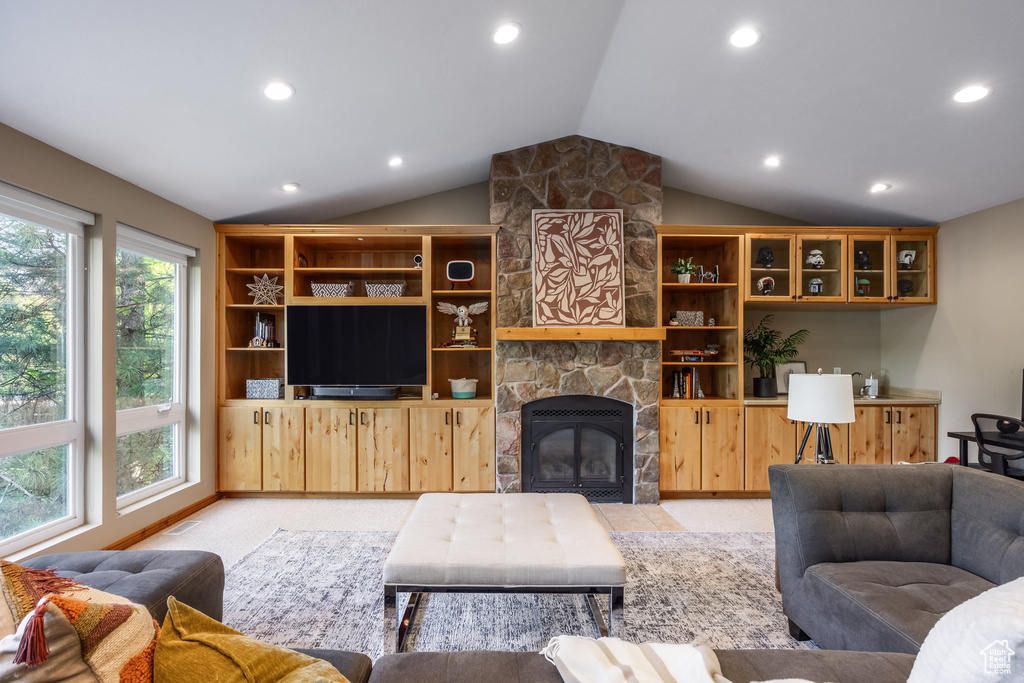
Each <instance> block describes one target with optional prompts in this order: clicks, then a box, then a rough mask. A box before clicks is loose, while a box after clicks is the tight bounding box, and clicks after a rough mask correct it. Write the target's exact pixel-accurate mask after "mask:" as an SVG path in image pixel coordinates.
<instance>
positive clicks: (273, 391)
mask: <svg viewBox="0 0 1024 683" xmlns="http://www.w3.org/2000/svg"><path fill="white" fill-rule="evenodd" d="M245 397H246V398H256V399H279V398H284V377H268V378H264V379H247V380H245Z"/></svg>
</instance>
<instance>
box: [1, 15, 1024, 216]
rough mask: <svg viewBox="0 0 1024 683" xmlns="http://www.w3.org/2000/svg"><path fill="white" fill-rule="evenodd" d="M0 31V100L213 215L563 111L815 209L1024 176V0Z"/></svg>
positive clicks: (459, 182) (451, 150) (476, 143)
mask: <svg viewBox="0 0 1024 683" xmlns="http://www.w3.org/2000/svg"><path fill="white" fill-rule="evenodd" d="M505 20H514V21H517V22H519V23H520V24H522V26H523V34H522V36H521V37H520V39H519V40H517V41H516V42H514V43H512V44H510V45H506V46H498V45H495V44H494V43H492V42H491V41H490V39H489V34H490V32H491V30H492V29H493V28H494V27H495V26H496V25H498V24H499V23H500V22H502V21H505ZM747 23H750V24H754V25H756V26H757V27H758V28H759V29H760V30H761V32H762V34H763V39H762V40H761V42H760V43H759V44H758V45H756V46H754V47H753V48H750V49H747V50H739V49H737V48H734V47H732V46H731V45H729V43H728V40H727V39H728V35H729V33H730V32H731V31H732V30H733V29H734V28H736V27H737V26H739V25H741V24H747ZM0 35H2V38H0V122H3V123H6V124H7V125H10V126H12V127H14V128H16V129H18V130H21V131H23V132H25V133H27V134H29V135H32V136H34V137H36V138H39V139H41V140H43V141H44V142H46V143H49V144H50V145H53V146H55V147H57V148H59V149H62V150H64V151H66V152H68V153H70V154H72V155H74V156H76V157H79V158H81V159H83V160H85V161H87V162H89V163H91V164H94V165H96V166H99V167H100V168H103V169H105V170H107V171H109V172H111V173H113V174H115V175H117V176H120V177H122V178H125V179H126V180H129V181H131V182H133V183H135V184H137V185H139V186H141V187H143V188H145V189H147V190H150V191H152V192H155V193H156V194H159V195H161V196H163V197H166V198H168V199H170V200H171V201H174V202H176V203H178V204H181V205H182V206H185V207H187V208H189V209H192V210H194V211H196V212H198V213H200V214H202V215H204V216H206V217H208V218H210V219H213V220H216V221H253V222H316V221H322V220H327V219H330V218H333V217H337V216H342V215H346V214H349V213H353V212H356V211H361V210H364V209H369V208H373V207H377V206H382V205H386V204H391V203H394V202H398V201H402V200H406V199H411V198H414V197H419V196H423V195H426V194H431V193H434V192H439V191H442V190H446V189H451V188H454V187H460V186H463V185H468V184H470V183H475V182H480V181H483V180H486V179H487V174H488V167H489V161H490V157H491V155H492V154H494V153H495V152H500V151H505V150H508V149H514V148H517V147H521V146H524V145H528V144H533V143H536V142H541V141H544V140H550V139H553V138H557V137H561V136H564V135H570V134H581V135H585V136H588V137H592V138H597V139H601V140H606V141H609V142H614V143H617V144H623V145H628V146H633V147H638V148H640V149H643V150H646V151H649V152H652V153H655V154H660V155H661V156H662V157H663V162H664V173H663V179H664V183H665V185H667V186H670V187H676V188H680V189H684V190H689V191H692V192H697V193H700V194H704V195H708V196H711V197H716V198H719V199H724V200H728V201H732V202H736V203H739V204H744V205H747V206H751V207H755V208H759V209H763V210H766V211H772V212H775V213H779V214H783V215H787V216H790V217H793V218H797V219H801V220H806V221H810V222H815V223H824V224H847V225H850V224H924V223H933V222H939V221H943V220H947V219H950V218H953V217H956V216H960V215H963V214H966V213H970V212H971V211H976V210H978V209H982V208H986V207H989V206H993V205H996V204H1001V203H1004V202H1007V201H1010V200H1013V199H1018V198H1020V197H1022V196H1024V134H1022V133H1024V127H1022V123H1024V39H1022V36H1024V2H1020V0H856V1H855V2H849V1H846V0H772V1H771V2H764V1H763V0H729V1H728V2H723V1H722V0H625V2H623V1H622V0H521V1H518V2H511V1H510V2H494V1H482V0H446V1H443V2H442V1H440V0H391V1H384V0H376V1H374V0H345V1H342V0H291V1H290V2H281V1H276V2H275V1H271V0H175V1H174V2H167V1H166V0H163V1H161V0H31V1H27V2H26V1H24V0H22V1H18V0H0ZM272 79H281V80H285V81H287V82H289V83H291V84H293V85H294V86H295V88H296V91H297V92H296V95H295V97H294V98H292V99H291V100H288V101H286V102H271V101H270V100H267V99H265V98H264V97H263V96H262V94H261V93H260V87H261V86H262V85H263V84H264V83H265V82H267V81H269V80H272ZM975 82H980V83H985V84H988V85H990V86H991V87H993V93H992V95H991V96H990V97H988V98H987V99H985V100H982V101H980V102H977V103H974V104H958V103H956V102H954V101H953V100H952V99H951V95H952V93H953V92H954V91H955V90H956V89H958V88H960V87H962V86H964V85H968V84H971V83H975ZM0 153H3V151H2V150H0ZM396 154H397V155H401V156H402V157H404V158H405V160H406V163H405V165H404V166H402V167H401V168H399V169H392V168H389V167H388V165H387V159H388V158H389V157H391V156H392V155H396ZM769 154H778V155H779V156H781V157H782V160H783V163H782V166H781V167H779V168H776V169H769V168H767V167H765V166H764V165H763V164H762V160H763V159H764V157H765V156H768V155H769ZM289 181H294V182H297V183H300V184H301V186H302V187H301V190H300V191H299V192H296V193H294V194H286V193H285V192H284V191H282V190H281V189H280V186H281V184H282V183H285V182H289ZM875 181H883V182H888V183H891V184H892V185H893V190H892V191H891V192H888V193H883V194H870V193H868V191H867V188H868V186H869V185H870V184H871V183H873V182H875ZM86 208H88V207H86Z"/></svg>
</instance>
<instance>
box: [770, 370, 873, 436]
mask: <svg viewBox="0 0 1024 683" xmlns="http://www.w3.org/2000/svg"><path fill="white" fill-rule="evenodd" d="M786 416H787V417H788V418H789V419H790V420H800V421H802V422H817V423H819V424H828V423H843V422H853V421H854V420H855V419H856V416H855V415H854V412H853V377H852V376H851V375H798V374H792V375H790V376H789V410H788V411H787V413H786Z"/></svg>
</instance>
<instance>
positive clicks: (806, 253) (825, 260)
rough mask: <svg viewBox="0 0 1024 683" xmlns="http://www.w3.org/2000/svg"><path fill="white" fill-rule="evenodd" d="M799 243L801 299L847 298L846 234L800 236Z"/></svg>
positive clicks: (839, 300) (798, 294) (831, 300)
mask: <svg viewBox="0 0 1024 683" xmlns="http://www.w3.org/2000/svg"><path fill="white" fill-rule="evenodd" d="M796 244H797V257H796V262H797V263H796V269H797V277H796V281H797V283H798V286H797V292H796V298H797V301H800V302H808V303H842V302H844V301H846V296H847V295H846V292H847V278H846V277H845V273H846V271H847V264H846V244H847V242H846V236H845V235H798V236H797V238H796Z"/></svg>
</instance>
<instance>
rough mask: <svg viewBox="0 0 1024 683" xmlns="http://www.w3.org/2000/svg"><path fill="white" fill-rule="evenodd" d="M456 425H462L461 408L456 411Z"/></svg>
mask: <svg viewBox="0 0 1024 683" xmlns="http://www.w3.org/2000/svg"><path fill="white" fill-rule="evenodd" d="M455 426H456V427H461V426H462V411H461V410H456V411H455Z"/></svg>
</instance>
